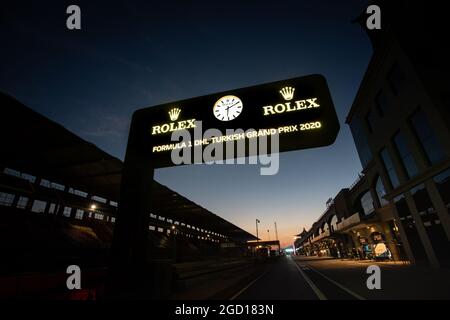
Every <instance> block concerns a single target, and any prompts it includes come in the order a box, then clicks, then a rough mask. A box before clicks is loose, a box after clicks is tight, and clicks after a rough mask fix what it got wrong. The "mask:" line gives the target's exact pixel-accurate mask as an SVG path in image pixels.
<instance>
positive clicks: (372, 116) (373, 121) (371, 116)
mask: <svg viewBox="0 0 450 320" xmlns="http://www.w3.org/2000/svg"><path fill="white" fill-rule="evenodd" d="M366 120H367V126H368V127H369V131H370V132H374V130H376V128H377V122H378V115H377V113H376V112H375V110H369V112H368V113H367V116H366Z"/></svg>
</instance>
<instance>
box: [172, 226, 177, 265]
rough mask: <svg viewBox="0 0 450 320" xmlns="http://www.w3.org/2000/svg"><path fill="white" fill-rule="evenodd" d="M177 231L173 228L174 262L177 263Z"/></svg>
mask: <svg viewBox="0 0 450 320" xmlns="http://www.w3.org/2000/svg"><path fill="white" fill-rule="evenodd" d="M176 231H177V229H176V228H175V226H172V235H173V262H174V263H177V232H176Z"/></svg>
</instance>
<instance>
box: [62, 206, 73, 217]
mask: <svg viewBox="0 0 450 320" xmlns="http://www.w3.org/2000/svg"><path fill="white" fill-rule="evenodd" d="M71 213H72V208H71V207H64V211H63V216H65V217H67V218H70V214H71Z"/></svg>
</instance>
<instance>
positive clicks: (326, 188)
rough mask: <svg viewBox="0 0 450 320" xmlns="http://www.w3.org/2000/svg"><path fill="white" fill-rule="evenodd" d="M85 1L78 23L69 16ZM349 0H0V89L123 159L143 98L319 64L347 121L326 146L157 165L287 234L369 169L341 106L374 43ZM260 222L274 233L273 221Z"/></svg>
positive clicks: (191, 193) (202, 200) (200, 90)
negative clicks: (274, 157) (271, 158)
mask: <svg viewBox="0 0 450 320" xmlns="http://www.w3.org/2000/svg"><path fill="white" fill-rule="evenodd" d="M70 4H78V5H79V6H80V7H81V12H82V30H80V31H69V30H67V29H66V27H65V24H66V17H67V15H66V14H65V11H66V7H67V6H68V5H70ZM364 7H365V1H363V0H346V1H331V0H328V1H320V0H314V1H313V0H309V1H300V0H297V1H261V0H260V1H248V0H246V1H223V2H219V1H209V2H204V3H202V2H201V1H195V2H194V1H180V2H178V3H177V2H172V1H161V2H152V1H123V2H122V3H121V4H113V2H112V1H103V2H101V1H95V3H94V1H55V2H54V3H53V2H49V1H38V2H37V1H36V2H35V1H16V2H15V4H14V5H3V4H2V6H1V9H0V10H1V16H0V19H1V20H0V39H1V43H2V46H1V48H0V57H1V59H0V90H1V91H3V92H6V93H8V94H11V95H13V96H15V97H16V98H18V99H19V100H20V101H22V102H23V103H25V104H26V105H28V106H29V107H31V108H33V109H34V110H36V111H38V112H40V113H42V114H44V115H46V116H47V117H49V118H50V119H52V120H54V121H56V122H59V123H61V124H62V125H64V126H65V127H67V128H68V129H69V130H71V131H73V132H74V133H76V134H78V135H80V136H81V137H83V138H84V139H86V140H88V141H91V142H93V143H95V144H96V145H98V146H99V147H100V148H102V149H104V150H105V151H107V152H108V153H110V154H112V155H114V156H117V157H119V158H121V159H123V156H124V152H125V147H126V140H127V134H128V125H129V121H130V116H131V114H132V112H133V111H134V110H136V109H140V108H142V107H148V106H152V105H157V104H161V103H164V102H170V101H175V100H180V99H184V98H189V97H194V96H199V95H204V94H209V93H214V92H217V91H223V90H228V89H233V88H239V87H244V86H250V85H256V84H260V83H265V82H271V81H276V80H282V79H285V78H291V77H297V76H302V75H307V74H312V73H321V74H323V75H324V76H325V77H326V78H327V79H328V82H329V86H330V90H331V94H332V96H333V99H334V102H335V105H336V109H337V112H338V115H339V119H340V122H341V125H342V128H341V132H340V134H339V136H338V139H337V141H336V143H335V144H334V145H333V146H331V147H327V148H320V149H315V150H306V151H296V152H290V153H285V154H282V155H281V163H280V172H279V173H278V174H277V175H275V176H269V177H267V176H266V177H263V176H260V175H259V167H256V166H229V165H227V166H207V165H196V166H185V167H179V168H168V169H160V170H158V171H157V173H156V179H157V180H158V181H160V182H161V183H163V184H166V185H168V186H169V187H171V188H172V189H174V190H176V191H177V192H180V193H181V194H183V195H185V196H187V197H188V198H190V199H192V200H193V201H195V202H197V203H199V204H201V205H203V206H204V207H206V208H208V209H210V210H212V211H213V212H215V213H216V214H219V215H220V216H223V217H224V218H226V219H228V220H230V221H232V222H234V223H236V224H237V225H239V226H241V227H243V228H244V229H247V230H248V231H250V232H252V233H254V232H255V230H254V221H255V218H258V219H260V220H261V229H262V230H267V229H270V232H271V237H272V238H273V237H274V233H273V222H274V221H275V220H276V221H277V224H278V229H279V230H278V231H279V235H280V238H282V240H283V242H284V244H288V243H289V242H292V237H293V235H294V234H295V233H298V232H299V231H301V228H303V226H305V227H309V226H310V225H311V224H312V223H313V222H314V221H315V219H316V218H317V217H318V216H319V215H320V214H321V213H322V212H323V210H324V208H325V201H326V200H327V199H328V198H329V197H332V196H334V195H335V194H336V193H337V192H338V191H339V190H340V188H342V187H348V186H349V185H350V184H351V183H352V182H353V181H354V180H355V179H356V177H357V174H358V172H359V171H360V170H361V166H360V163H359V159H358V157H357V154H356V149H355V147H354V144H353V139H352V138H351V135H350V132H349V129H348V127H347V126H346V125H345V124H344V121H345V116H346V114H347V112H348V110H349V108H350V106H351V103H352V101H353V99H354V97H355V94H356V90H357V88H358V86H359V83H360V81H361V79H362V76H363V74H364V71H365V69H366V67H367V64H368V62H369V59H370V55H371V46H370V42H369V40H368V38H367V36H366V35H365V34H364V32H363V30H362V29H361V28H360V27H359V26H358V25H356V24H352V23H351V20H352V19H354V18H355V17H356V16H357V15H358V14H359V13H360V12H361V11H362V10H363V9H364ZM264 235H265V236H266V235H267V231H265V233H264Z"/></svg>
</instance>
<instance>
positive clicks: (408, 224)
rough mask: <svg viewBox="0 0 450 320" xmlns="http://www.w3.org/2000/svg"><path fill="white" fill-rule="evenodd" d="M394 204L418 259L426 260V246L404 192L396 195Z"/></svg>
mask: <svg viewBox="0 0 450 320" xmlns="http://www.w3.org/2000/svg"><path fill="white" fill-rule="evenodd" d="M394 204H395V208H396V210H397V213H398V216H399V217H400V222H401V224H402V226H403V229H404V230H405V233H406V238H407V239H408V242H409V245H410V246H411V250H412V252H413V254H414V257H415V259H416V260H417V261H426V253H425V248H424V247H423V243H422V240H421V239H420V236H419V233H418V231H417V228H416V222H415V221H414V219H413V218H412V215H411V211H410V210H409V207H408V204H407V203H406V198H405V195H403V194H402V195H400V196H398V197H396V198H395V199H394Z"/></svg>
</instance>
